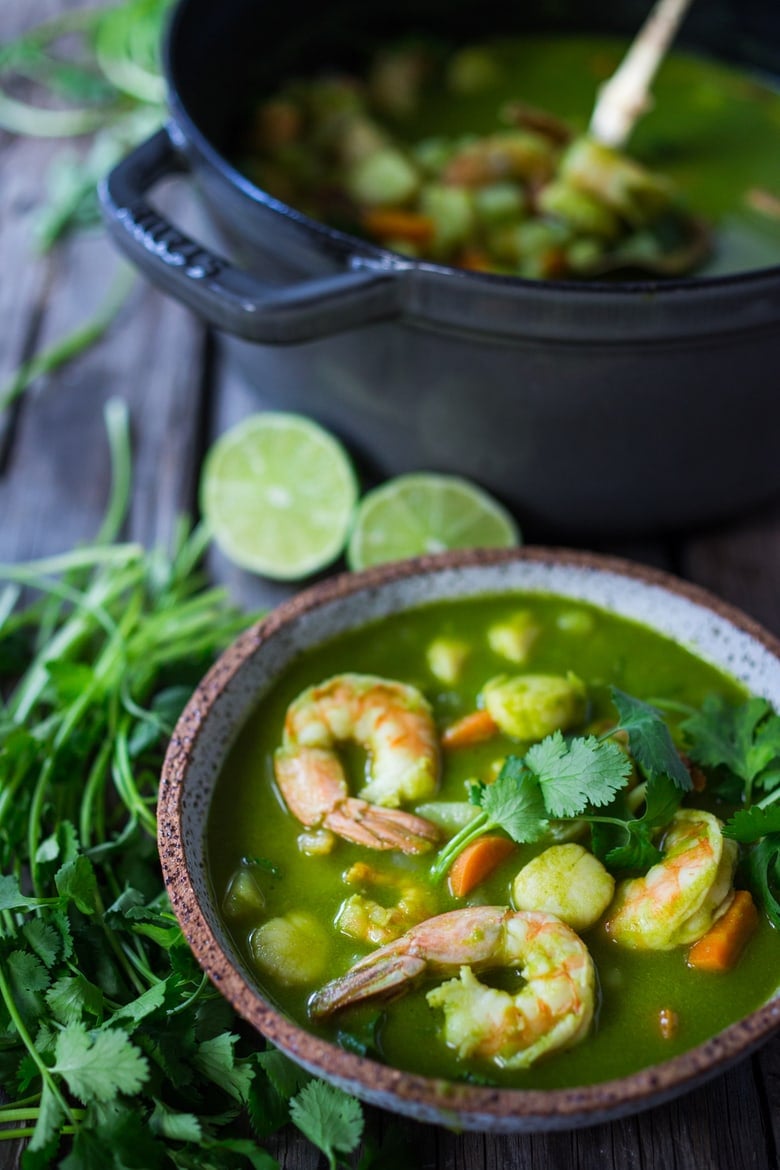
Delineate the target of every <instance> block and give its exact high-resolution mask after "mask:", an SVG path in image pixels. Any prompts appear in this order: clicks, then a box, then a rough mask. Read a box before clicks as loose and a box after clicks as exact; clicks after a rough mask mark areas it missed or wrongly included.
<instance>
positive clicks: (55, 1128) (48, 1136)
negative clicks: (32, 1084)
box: [29, 1083, 64, 1155]
mask: <svg viewBox="0 0 780 1170" xmlns="http://www.w3.org/2000/svg"><path fill="white" fill-rule="evenodd" d="M38 1108H39V1113H38V1120H37V1121H36V1123H35V1133H34V1134H33V1136H32V1138H31V1139H30V1146H29V1148H30V1150H31V1151H32V1152H33V1153H35V1152H37V1151H38V1150H41V1151H45V1150H48V1148H49V1147H50V1146H52V1145H53V1146H54V1148H53V1149H52V1150H51V1153H52V1155H53V1154H54V1152H55V1150H56V1147H57V1145H59V1128H60V1126H61V1124H62V1121H63V1117H64V1114H63V1112H62V1107H61V1105H60V1103H59V1102H58V1100H57V1098H56V1097H55V1096H54V1093H53V1092H52V1090H51V1088H50V1086H49V1085H47V1084H46V1083H44V1085H43V1091H42V1093H41V1103H40V1105H39V1107H38ZM55 1143H56V1144H55Z"/></svg>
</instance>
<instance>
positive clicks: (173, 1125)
mask: <svg viewBox="0 0 780 1170" xmlns="http://www.w3.org/2000/svg"><path fill="white" fill-rule="evenodd" d="M149 1128H150V1129H151V1131H152V1133H153V1134H156V1135H157V1136H158V1137H166V1138H170V1139H171V1140H172V1141H176V1142H199V1141H200V1140H201V1139H202V1137H203V1126H202V1124H201V1121H200V1118H198V1117H196V1116H195V1114H194V1113H177V1112H176V1111H175V1110H173V1109H169V1108H168V1106H167V1105H164V1104H163V1102H162V1101H160V1100H157V1099H155V1103H154V1112H153V1113H152V1116H151V1117H150V1118H149Z"/></svg>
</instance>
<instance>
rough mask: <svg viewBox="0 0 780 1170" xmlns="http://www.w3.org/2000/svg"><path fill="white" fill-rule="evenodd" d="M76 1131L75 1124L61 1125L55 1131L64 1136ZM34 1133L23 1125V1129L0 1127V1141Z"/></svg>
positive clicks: (31, 1128) (8, 1140)
mask: <svg viewBox="0 0 780 1170" xmlns="http://www.w3.org/2000/svg"><path fill="white" fill-rule="evenodd" d="M77 1132H78V1131H77V1127H76V1126H75V1125H62V1126H60V1128H59V1129H58V1130H57V1133H58V1134H62V1135H63V1136H64V1137H70V1136H71V1135H72V1134H74V1133H77ZM34 1133H35V1129H34V1128H33V1127H29V1126H28V1127H25V1128H24V1129H0V1141H2V1142H10V1141H16V1140H18V1139H20V1138H31V1137H32V1136H33V1134H34Z"/></svg>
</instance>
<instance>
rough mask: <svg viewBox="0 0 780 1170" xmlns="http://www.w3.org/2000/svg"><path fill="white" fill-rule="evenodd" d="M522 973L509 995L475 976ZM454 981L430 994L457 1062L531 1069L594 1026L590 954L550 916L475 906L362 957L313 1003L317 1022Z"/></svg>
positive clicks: (441, 917)
mask: <svg viewBox="0 0 780 1170" xmlns="http://www.w3.org/2000/svg"><path fill="white" fill-rule="evenodd" d="M499 967H509V968H512V967H517V968H520V969H521V970H520V974H521V977H522V979H523V980H524V983H523V986H522V987H521V988H520V989H519V990H518V991H516V992H514V993H513V994H510V993H509V992H507V991H500V990H498V989H497V988H494V987H488V986H487V985H486V984H484V983H481V982H480V981H479V980H478V979H477V978H476V976H475V974H474V973H475V971H476V972H479V971H488V970H490V969H491V968H493V969H494V968H499ZM455 972H457V977H456V978H453V979H450V980H449V981H448V982H446V983H442V984H440V985H439V986H438V987H436V988H434V989H433V990H432V991H429V992H428V994H427V996H426V998H427V1000H428V1003H429V1004H430V1005H431V1007H435V1008H441V1009H442V1010H443V1011H444V1030H443V1038H444V1042H445V1044H447V1046H448V1047H450V1048H453V1049H455V1050H456V1051H457V1054H458V1056H459V1057H460V1058H461V1059H466V1058H468V1057H477V1058H482V1059H484V1060H490V1061H492V1062H494V1063H495V1064H496V1065H498V1066H500V1067H501V1068H508V1069H514V1068H528V1067H529V1066H530V1065H532V1064H533V1063H534V1061H536V1060H537V1059H538V1058H539V1057H540V1056H542V1055H543V1054H544V1053H546V1052H550V1051H553V1050H554V1049H561V1048H568V1047H570V1046H571V1045H573V1044H576V1043H577V1042H578V1041H579V1040H581V1039H582V1038H583V1037H584V1036H585V1034H586V1033H587V1031H588V1029H589V1027H590V1024H591V1021H592V1019H593V1012H594V1004H595V984H596V976H595V969H594V966H593V960H592V959H591V956H590V954H589V952H588V949H587V947H586V946H585V944H584V943H583V942H582V940H581V939H580V938H579V937H578V935H576V934H575V933H574V931H573V930H572V929H571V928H570V927H568V926H566V925H565V923H563V922H561V921H560V919H559V918H556V917H555V916H554V915H552V914H542V913H537V912H529V911H520V910H510V909H509V908H508V907H506V906H470V907H467V908H466V909H463V910H451V911H449V912H448V913H445V914H439V915H437V916H436V917H435V918H429V919H428V920H427V921H426V922H423V923H421V924H420V925H419V926H415V927H413V928H412V929H411V930H409V931H407V933H406V934H405V935H403V936H402V937H401V938H399V939H397V940H396V941H395V942H392V943H389V944H388V945H387V946H384V947H381V948H380V949H379V950H378V951H374V953H373V954H371V955H367V956H366V957H365V958H364V959H361V960H360V961H359V962H358V963H356V964H355V966H354V967H352V969H351V970H350V971H348V972H347V973H346V975H343V976H342V977H341V978H340V979H335V980H333V981H332V982H330V983H327V984H326V985H325V986H324V987H322V988H321V989H320V990H319V991H317V992H315V993H314V995H313V996H312V997H311V999H310V1000H309V1012H310V1014H311V1016H312V1017H313V1018H314V1019H318V1018H322V1017H324V1016H327V1015H330V1014H331V1013H332V1012H335V1011H339V1010H340V1009H341V1008H344V1007H347V1006H349V1005H351V1004H355V1003H360V1002H361V1001H362V1000H365V999H369V998H372V997H375V996H384V997H389V996H393V995H397V994H401V993H403V991H404V990H406V989H408V988H409V987H410V986H411V985H412V984H413V983H414V982H415V981H416V980H418V979H421V978H425V977H430V976H437V975H440V976H446V975H450V974H454V973H455Z"/></svg>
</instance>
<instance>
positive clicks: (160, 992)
mask: <svg viewBox="0 0 780 1170" xmlns="http://www.w3.org/2000/svg"><path fill="white" fill-rule="evenodd" d="M165 990H166V984H165V982H163V981H161V982H160V983H154V984H152V986H151V987H150V988H149V989H148V990H147V991H144V992H142V994H141V995H139V996H137V997H136V998H135V999H133V1000H131V1001H130V1002H129V1003H126V1004H125V1005H124V1007H121V1008H119V1010H118V1011H116V1012H114V1014H113V1016H112V1017H111V1024H112V1025H113V1024H117V1023H120V1022H122V1023H124V1022H125V1021H128V1022H129V1023H130V1024H131V1025H132V1024H137V1023H139V1021H140V1020H143V1019H144V1018H145V1017H146V1016H148V1015H151V1013H152V1012H153V1011H156V1010H157V1008H158V1007H162V1005H163V1003H164V1001H165ZM128 1031H132V1027H130V1028H128Z"/></svg>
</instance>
